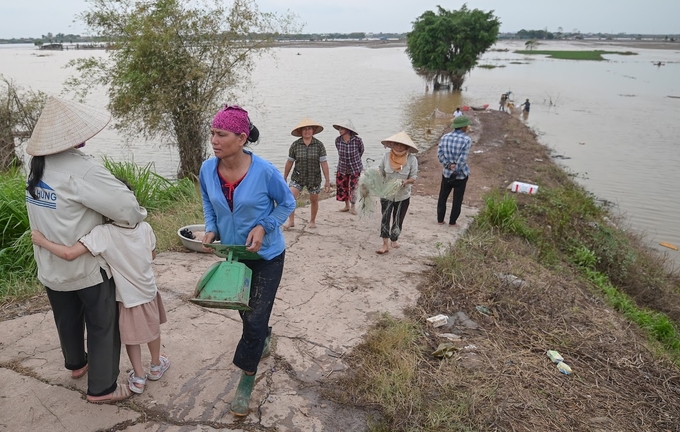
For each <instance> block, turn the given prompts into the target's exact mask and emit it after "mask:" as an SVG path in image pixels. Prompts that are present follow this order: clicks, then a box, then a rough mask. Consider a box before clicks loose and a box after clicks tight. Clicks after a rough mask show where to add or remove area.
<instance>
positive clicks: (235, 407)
mask: <svg viewBox="0 0 680 432" xmlns="http://www.w3.org/2000/svg"><path fill="white" fill-rule="evenodd" d="M253 387H255V374H253V375H246V373H245V372H243V373H241V380H240V381H239V382H238V388H237V389H236V396H234V401H233V402H232V403H231V406H230V407H229V410H230V411H231V413H232V414H233V415H235V416H236V417H245V416H247V415H248V412H250V408H248V405H249V404H250V394H251V393H252V392H253Z"/></svg>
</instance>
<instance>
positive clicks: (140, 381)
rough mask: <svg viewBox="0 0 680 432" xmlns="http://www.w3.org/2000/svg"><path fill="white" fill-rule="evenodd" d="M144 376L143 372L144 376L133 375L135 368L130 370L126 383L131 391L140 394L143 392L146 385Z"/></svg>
mask: <svg viewBox="0 0 680 432" xmlns="http://www.w3.org/2000/svg"><path fill="white" fill-rule="evenodd" d="M146 377H147V375H146V374H144V377H138V376H135V370H134V369H133V370H131V371H130V374H129V375H128V385H129V387H130V390H131V391H132V392H133V393H137V394H142V393H143V392H144V388H145V387H146Z"/></svg>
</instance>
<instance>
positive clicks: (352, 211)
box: [349, 207, 357, 216]
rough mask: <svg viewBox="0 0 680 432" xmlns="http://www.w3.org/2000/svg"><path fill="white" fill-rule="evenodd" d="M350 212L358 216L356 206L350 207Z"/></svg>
mask: <svg viewBox="0 0 680 432" xmlns="http://www.w3.org/2000/svg"><path fill="white" fill-rule="evenodd" d="M349 213H350V214H353V215H355V216H356V214H357V211H356V209H355V208H354V207H352V208H351V209H349Z"/></svg>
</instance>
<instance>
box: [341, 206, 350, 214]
mask: <svg viewBox="0 0 680 432" xmlns="http://www.w3.org/2000/svg"><path fill="white" fill-rule="evenodd" d="M338 211H339V212H340V213H345V212H348V211H349V207H345V208H341V209H340V210H338Z"/></svg>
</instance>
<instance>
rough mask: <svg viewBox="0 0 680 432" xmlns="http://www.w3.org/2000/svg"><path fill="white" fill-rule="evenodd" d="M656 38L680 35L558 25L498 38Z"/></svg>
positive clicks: (666, 38) (507, 34)
mask: <svg viewBox="0 0 680 432" xmlns="http://www.w3.org/2000/svg"><path fill="white" fill-rule="evenodd" d="M584 37H587V38H589V39H604V40H611V39H637V40H641V39H656V40H664V41H666V42H675V41H676V40H680V35H662V34H635V33H633V34H629V33H587V34H583V33H581V32H580V31H579V30H578V29H573V30H572V31H570V32H564V31H562V27H558V28H557V31H556V32H549V31H548V29H547V28H546V29H543V30H526V29H522V30H520V31H518V32H517V33H501V34H500V35H499V38H500V39H528V40H553V39H583V38H584Z"/></svg>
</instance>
